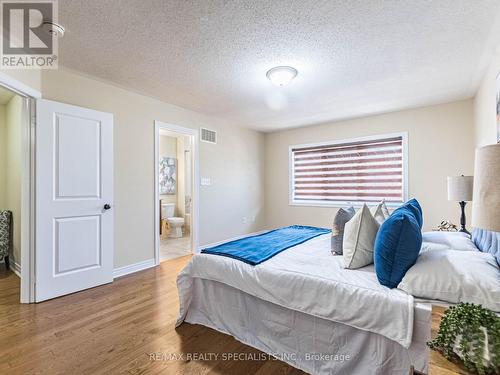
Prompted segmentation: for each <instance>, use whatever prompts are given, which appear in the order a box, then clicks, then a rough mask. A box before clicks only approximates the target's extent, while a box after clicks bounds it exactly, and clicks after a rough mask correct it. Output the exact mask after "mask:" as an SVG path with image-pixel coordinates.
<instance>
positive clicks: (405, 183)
mask: <svg viewBox="0 0 500 375" xmlns="http://www.w3.org/2000/svg"><path fill="white" fill-rule="evenodd" d="M393 137H401V144H402V147H403V150H402V154H403V162H402V164H403V187H402V191H403V202H406V201H407V200H408V195H409V194H408V190H409V189H408V132H398V133H383V134H376V135H370V136H367V137H357V138H345V139H338V140H333V141H325V142H314V143H305V144H297V145H290V146H288V204H289V206H299V207H345V206H354V207H361V206H363V204H365V203H366V204H371V205H373V202H363V201H355V202H350V201H318V200H310V201H307V200H300V201H296V200H294V198H293V195H294V194H293V193H294V180H295V174H294V161H293V151H292V150H293V149H295V148H302V147H319V146H336V145H341V144H344V143H350V142H363V141H367V142H368V141H374V140H379V139H384V138H393ZM386 205H387V206H388V207H398V206H400V205H401V203H399V202H386Z"/></svg>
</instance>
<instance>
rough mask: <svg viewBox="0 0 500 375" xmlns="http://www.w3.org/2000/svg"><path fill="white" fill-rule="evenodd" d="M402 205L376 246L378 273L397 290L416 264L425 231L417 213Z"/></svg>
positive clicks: (375, 260) (384, 282) (385, 224)
mask: <svg viewBox="0 0 500 375" xmlns="http://www.w3.org/2000/svg"><path fill="white" fill-rule="evenodd" d="M405 206H406V205H403V206H401V207H400V208H398V209H397V210H395V211H394V212H393V213H392V214H391V216H389V218H388V219H387V220H386V221H384V223H383V224H382V225H381V226H380V229H379V231H378V233H377V237H376V239H375V246H374V263H375V272H376V274H377V278H378V280H379V282H380V284H382V285H385V286H387V287H389V288H395V287H396V286H397V285H398V284H399V282H400V281H401V279H402V278H403V276H404V275H405V273H406V271H407V270H408V269H409V268H410V267H411V266H413V265H414V264H415V262H416V260H417V257H418V253H419V252H420V247H421V246H422V232H421V231H420V224H419V222H418V220H417V218H416V217H415V214H414V210H413V209H410V208H407V207H405Z"/></svg>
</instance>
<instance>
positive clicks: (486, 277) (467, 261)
mask: <svg viewBox="0 0 500 375" xmlns="http://www.w3.org/2000/svg"><path fill="white" fill-rule="evenodd" d="M398 288H399V289H401V290H404V291H405V292H406V293H408V294H411V295H413V296H415V297H420V298H425V299H437V300H441V301H446V302H450V303H459V302H469V303H475V304H481V305H483V307H486V308H487V309H490V310H493V311H496V312H500V269H499V267H498V264H497V262H496V260H495V258H494V257H493V256H492V255H491V254H487V253H482V252H480V251H455V250H437V251H428V252H425V253H423V254H420V255H419V257H418V259H417V263H415V265H413V266H412V267H411V268H410V269H409V270H408V271H407V272H406V275H405V276H404V277H403V280H401V282H400V283H399V285H398Z"/></svg>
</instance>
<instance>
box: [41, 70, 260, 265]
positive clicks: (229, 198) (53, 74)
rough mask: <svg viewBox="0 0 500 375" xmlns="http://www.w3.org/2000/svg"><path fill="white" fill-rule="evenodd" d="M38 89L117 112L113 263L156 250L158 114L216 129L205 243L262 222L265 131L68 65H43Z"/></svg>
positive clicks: (205, 167)
mask: <svg viewBox="0 0 500 375" xmlns="http://www.w3.org/2000/svg"><path fill="white" fill-rule="evenodd" d="M41 87H42V95H43V97H44V98H46V99H52V100H57V101H61V102H65V103H69V104H73V105H78V106H83V107H88V108H92V109H95V110H99V111H105V112H111V113H113V114H114V147H115V149H114V165H115V168H114V169H115V174H114V183H115V191H114V195H115V201H114V215H115V216H114V217H115V228H114V234H115V236H114V237H115V262H114V263H115V267H121V266H125V265H129V264H133V263H137V262H140V261H143V260H146V259H151V258H153V255H154V249H153V240H154V204H156V202H154V196H153V193H154V168H155V167H156V166H155V165H154V121H155V120H160V121H162V122H166V123H171V124H177V125H180V126H185V127H190V128H194V129H198V128H199V127H200V126H205V127H208V128H211V129H214V130H216V131H218V143H217V144H216V145H212V144H208V143H204V142H200V172H201V176H203V177H210V179H211V181H212V185H211V186H201V187H200V226H201V227H200V241H201V244H207V243H211V242H215V241H220V240H223V239H226V238H230V237H234V236H237V235H241V234H245V233H249V232H253V231H257V230H261V229H263V228H264V213H263V202H264V192H263V188H264V182H263V181H264V136H263V135H262V134H261V133H258V132H256V131H252V130H248V129H244V128H241V127H239V126H238V124H234V123H229V122H226V121H221V120H219V119H216V118H212V117H209V116H205V115H201V114H198V113H196V112H193V111H189V110H186V109H183V108H180V107H177V106H174V105H170V104H167V103H164V102H161V101H159V100H156V99H153V98H150V97H146V96H143V95H140V94H137V93H135V92H132V91H129V90H126V89H123V88H121V87H118V86H115V85H112V84H109V83H107V82H102V81H98V80H96V79H93V78H90V77H86V76H83V75H80V74H76V73H73V72H70V71H65V70H53V71H44V72H43V73H42V83H41ZM245 218H246V219H245ZM252 219H254V220H252Z"/></svg>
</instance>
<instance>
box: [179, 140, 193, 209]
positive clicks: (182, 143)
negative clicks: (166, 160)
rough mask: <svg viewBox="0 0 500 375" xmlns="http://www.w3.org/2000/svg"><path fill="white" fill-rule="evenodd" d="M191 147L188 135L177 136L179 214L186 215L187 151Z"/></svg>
mask: <svg viewBox="0 0 500 375" xmlns="http://www.w3.org/2000/svg"><path fill="white" fill-rule="evenodd" d="M190 149H191V146H190V139H189V137H188V136H180V137H178V138H177V163H178V164H177V189H178V190H177V216H180V217H184V216H185V215H186V173H187V170H186V156H185V155H186V151H189V150H190Z"/></svg>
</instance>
